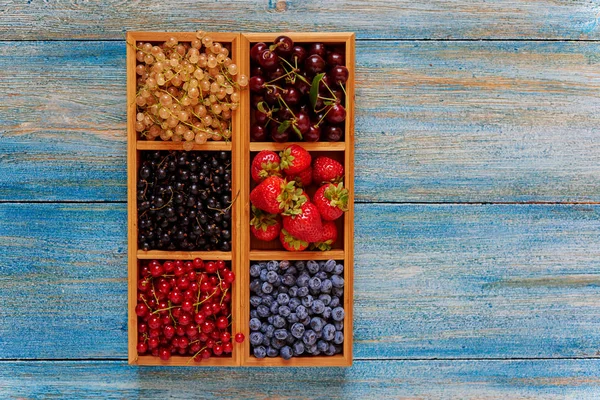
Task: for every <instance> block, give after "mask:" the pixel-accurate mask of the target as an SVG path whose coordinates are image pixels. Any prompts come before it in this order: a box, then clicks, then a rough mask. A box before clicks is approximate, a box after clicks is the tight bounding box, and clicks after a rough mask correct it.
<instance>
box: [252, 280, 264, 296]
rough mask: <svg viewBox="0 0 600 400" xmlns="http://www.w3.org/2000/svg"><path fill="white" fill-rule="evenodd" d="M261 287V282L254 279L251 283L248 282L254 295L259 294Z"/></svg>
mask: <svg viewBox="0 0 600 400" xmlns="http://www.w3.org/2000/svg"><path fill="white" fill-rule="evenodd" d="M261 285H262V282H261V281H260V280H258V279H254V280H253V281H252V282H250V290H251V291H252V292H254V293H256V294H261V293H262V291H261V290H260V287H261Z"/></svg>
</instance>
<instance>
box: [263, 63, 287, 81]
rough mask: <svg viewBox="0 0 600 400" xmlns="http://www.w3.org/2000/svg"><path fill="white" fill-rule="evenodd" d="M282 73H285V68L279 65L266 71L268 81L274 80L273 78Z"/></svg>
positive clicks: (279, 76) (278, 76) (280, 75)
mask: <svg viewBox="0 0 600 400" xmlns="http://www.w3.org/2000/svg"><path fill="white" fill-rule="evenodd" d="M283 75H285V70H284V69H283V68H281V67H280V66H279V65H278V66H277V67H275V69H273V70H272V71H269V72H267V77H268V78H269V81H274V80H275V79H278V78H281V77H282V76H283ZM273 83H274V82H273Z"/></svg>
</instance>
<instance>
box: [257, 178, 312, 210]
mask: <svg viewBox="0 0 600 400" xmlns="http://www.w3.org/2000/svg"><path fill="white" fill-rule="evenodd" d="M302 193H303V191H302V189H300V188H297V187H296V182H294V181H291V182H287V181H286V180H285V179H282V178H280V177H278V176H269V177H268V178H266V179H265V180H264V181H262V182H261V183H260V184H259V185H258V186H257V187H255V188H254V189H252V192H250V202H251V203H252V204H253V205H254V206H255V207H256V208H258V209H261V210H263V211H266V212H267V213H269V214H281V213H282V212H288V213H289V214H294V213H299V212H300V208H299V207H300V206H301V205H302V204H304V202H306V200H307V197H306V196H304V195H303V194H302Z"/></svg>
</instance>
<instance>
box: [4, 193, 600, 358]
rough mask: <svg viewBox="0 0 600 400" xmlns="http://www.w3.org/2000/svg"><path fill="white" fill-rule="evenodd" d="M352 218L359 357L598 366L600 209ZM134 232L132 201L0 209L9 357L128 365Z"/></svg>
mask: <svg viewBox="0 0 600 400" xmlns="http://www.w3.org/2000/svg"><path fill="white" fill-rule="evenodd" d="M355 215H356V221H355V235H356V244H355V270H354V274H355V279H354V281H355V285H354V291H355V292H354V293H355V296H354V299H355V300H354V358H355V360H357V359H374V358H376V359H393V358H514V357H518V358H522V357H536V358H539V357H548V358H556V357H597V356H598V354H599V353H598V350H599V345H598V343H600V329H599V328H600V321H599V320H598V317H597V316H598V315H599V314H600V304H599V303H598V301H597V299H598V296H599V295H600V250H599V249H600V226H599V225H598V219H599V218H600V206H576V205H575V206H566V205H485V206H465V205H436V206H433V205H423V206H421V205H419V206H417V205H366V204H357V205H356V214H355ZM125 226H126V206H125V204H83V205H81V204H62V205H61V204H2V205H0V248H4V249H8V251H4V252H1V254H0V266H1V267H0V304H2V307H0V320H2V321H4V323H2V324H0V358H18V359H35V358H59V359H64V358H67V359H69V358H90V359H91V358H103V357H110V358H112V357H117V358H123V359H124V358H125V357H126V354H127V328H126V322H127V313H126V311H127V310H126V307H125V304H126V298H127V297H126V295H127V282H126V277H127V266H126V228H125ZM40 316H44V319H40ZM23 338H27V340H23Z"/></svg>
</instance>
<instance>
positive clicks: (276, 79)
mask: <svg viewBox="0 0 600 400" xmlns="http://www.w3.org/2000/svg"><path fill="white" fill-rule="evenodd" d="M284 69H285V68H284ZM286 72H287V71H286ZM293 73H294V71H290V72H288V73H287V74H285V75H281V76H280V77H279V78H275V79H273V80H272V81H269V82H265V85H268V84H271V83H273V82H276V81H278V80H280V79H281V78H286V77H288V76H289V75H292V74H293Z"/></svg>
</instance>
